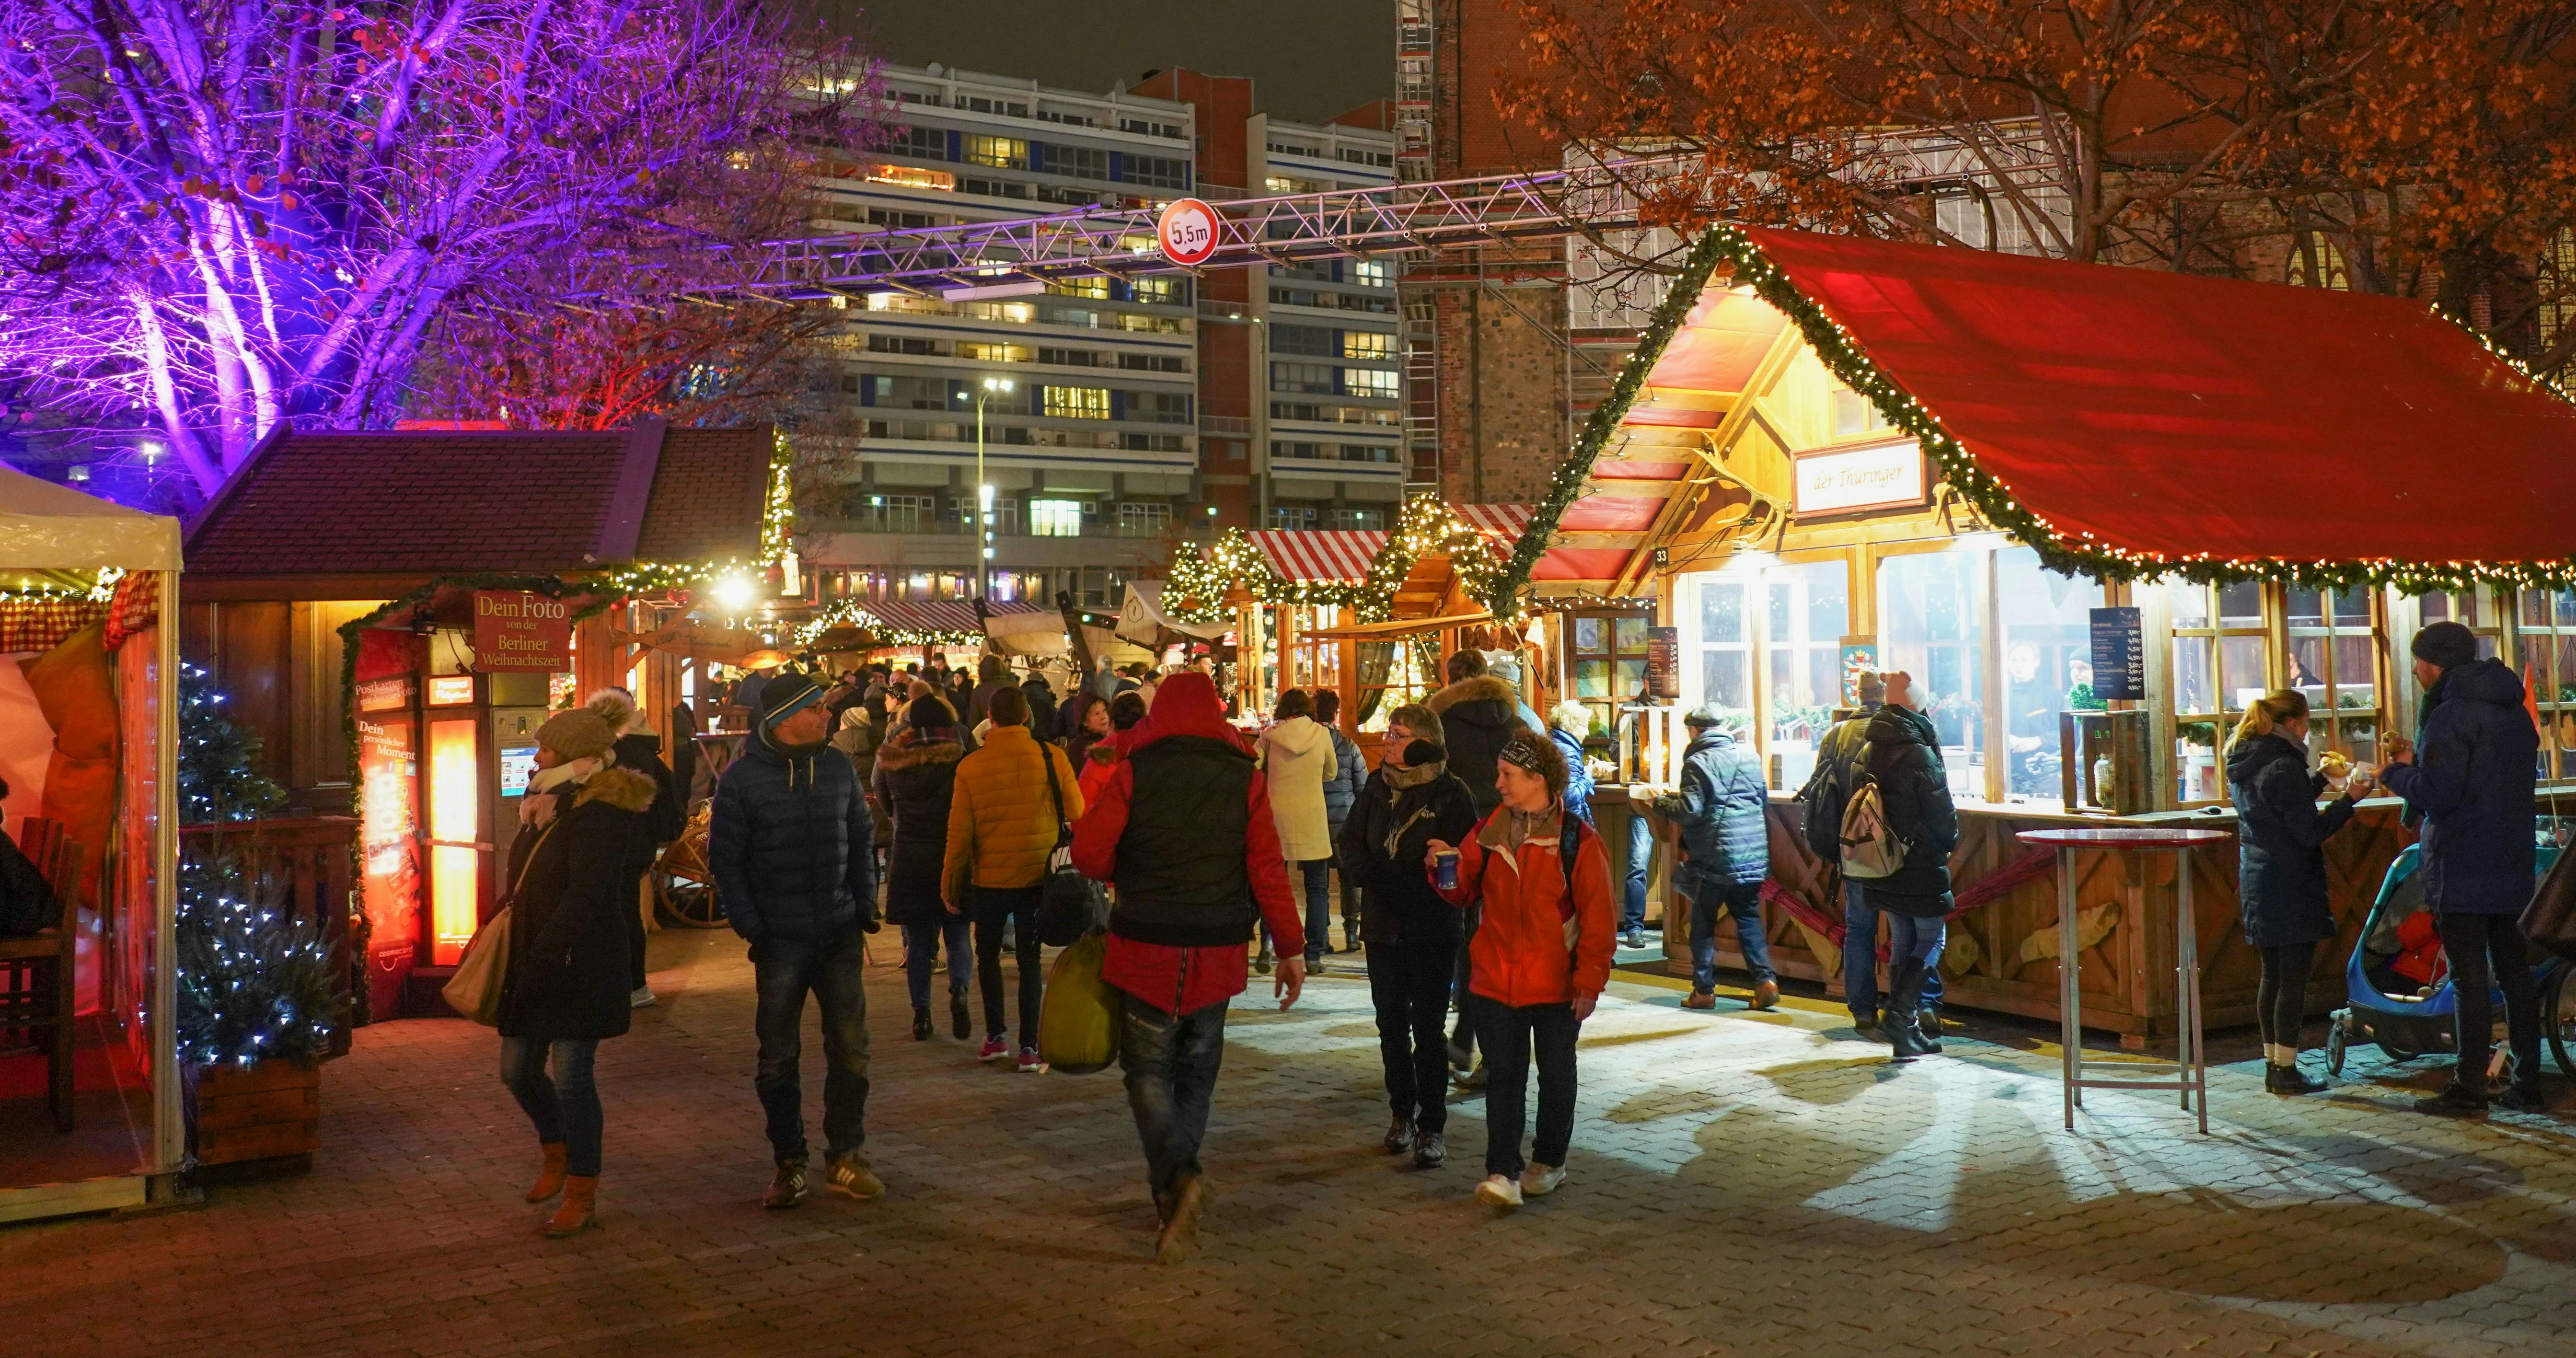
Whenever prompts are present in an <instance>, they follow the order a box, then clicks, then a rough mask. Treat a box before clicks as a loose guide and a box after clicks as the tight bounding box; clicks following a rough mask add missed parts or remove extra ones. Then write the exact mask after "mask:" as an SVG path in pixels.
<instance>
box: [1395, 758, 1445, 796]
mask: <svg viewBox="0 0 2576 1358" xmlns="http://www.w3.org/2000/svg"><path fill="white" fill-rule="evenodd" d="M1378 771H1379V772H1380V773H1383V774H1385V775H1386V785H1387V786H1388V787H1391V788H1394V789H1396V790H1397V791H1399V792H1400V791H1402V790H1404V789H1406V788H1409V787H1421V786H1423V785H1425V784H1427V783H1430V782H1431V781H1432V780H1434V779H1436V778H1438V777H1440V775H1442V774H1444V773H1447V772H1448V771H1449V765H1448V763H1447V762H1446V761H1434V762H1432V763H1429V764H1396V763H1386V764H1381V765H1379V766H1378Z"/></svg>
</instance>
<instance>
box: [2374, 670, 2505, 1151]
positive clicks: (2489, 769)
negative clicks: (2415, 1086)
mask: <svg viewBox="0 0 2576 1358" xmlns="http://www.w3.org/2000/svg"><path fill="white" fill-rule="evenodd" d="M2408 649H2409V650H2411V651H2412V652H2413V653H2414V657H2415V680H2416V682H2417V683H2420V684H2422V685H2423V686H2424V715H2423V719H2422V720H2421V722H2420V723H2419V724H2418V725H2417V727H2416V735H2417V738H2418V739H2419V740H2420V741H2421V742H2422V748H2421V749H2420V750H2419V749H2417V748H2416V747H2415V746H2413V745H2410V744H2409V743H2408V742H2406V741H2404V740H2397V739H2391V740H2390V741H2389V742H2388V768H2387V772H2386V773H2385V774H2384V775H2383V780H2384V781H2385V782H2386V783H2387V784H2388V790H2389V791H2391V792H2394V793H2396V794H2397V795H2398V796H2400V797H2403V798H2405V799H2406V817H2407V823H2408V824H2411V825H2415V826H2416V834H2417V837H2418V839H2419V840H2420V842H2421V843H2422V845H2423V861H2422V865H2421V867H2420V868H2419V871H2420V872H2421V873H2422V875H2423V882H2424V900H2425V903H2426V904H2428V905H2430V906H2432V907H2433V909H2434V911H2435V912H2436V915H2437V917H2438V918H2439V920H2440V923H2441V927H2442V951H2443V952H2444V953H2446V954H2447V955H2448V956H2449V957H2450V961H2451V988H2452V991H2453V993H2454V994H2455V995H2456V997H2457V1000H2456V1003H2457V1008H2456V1009H2455V1010H2454V1011H2453V1020H2452V1021H2453V1022H2454V1023H2455V1024H2456V1025H2457V1027H2458V1034H2459V1048H2458V1049H2459V1053H2460V1060H2459V1064H2458V1065H2457V1066H2456V1067H2454V1068H2453V1069H2452V1072H2451V1082H2450V1084H2448V1085H2446V1086H2444V1087H2443V1089H2442V1092H2441V1093H2439V1094H2436V1095H2434V1096H2432V1097H2431V1098H2427V1099H2418V1100H2417V1101H2416V1103H2415V1107H2416V1109H2417V1111H2419V1112H2425V1113H2441V1114H2446V1115H2449V1116H2452V1117H2477V1116H2480V1115H2482V1114H2484V1113H2485V1112H2486V1110H2487V1078H2486V1074H2487V1054H2488V1052H2489V1050H2490V1048H2491V1046H2492V1044H2493V1033H2494V1030H2495V1012H2494V1003H2493V996H2492V994H2491V993H2490V990H2491V988H2493V989H2501V990H2503V991H2504V1012H2505V1025H2506V1030H2507V1032H2508V1033H2509V1034H2510V1041H2511V1044H2512V1050H2513V1061H2514V1069H2513V1083H2512V1085H2511V1086H2510V1087H2509V1088H2507V1089H2506V1090H2505V1091H2504V1092H2503V1093H2502V1094H2499V1095H2497V1096H2496V1100H2495V1101H2496V1102H2498V1103H2501V1104H2503V1105H2504V1106H2505V1107H2507V1108H2512V1109H2516V1110H2520V1111H2526V1112H2528V1111H2533V1110H2536V1109H2538V1108H2539V1107H2540V1106H2541V1102H2540V1001H2539V998H2538V996H2537V994H2536V993H2535V992H2534V990H2533V988H2532V983H2531V961H2530V956H2529V949H2530V943H2529V941H2528V940H2526V939H2525V938H2524V937H2523V936H2522V925H2521V922H2520V917H2521V915H2522V910H2523V907H2524V906H2527V905H2529V904H2531V895H2532V890H2533V885H2534V883H2533V881H2532V875H2533V872H2534V861H2535V860H2534V855H2533V841H2532V817H2533V815H2534V814H2535V812H2536V811H2537V809H2538V807H2537V801H2538V798H2537V794H2536V786H2537V781H2538V770H2539V759H2540V732H2539V731H2538V730H2537V729H2535V728H2534V727H2533V726H2532V724H2531V714H2530V713H2529V712H2528V711H2526V710H2525V709H2524V707H2523V705H2522V678H2521V676H2519V675H2516V674H2515V673H2514V672H2513V669H2512V667H2510V666H2508V665H2506V664H2505V663H2504V662H2503V661H2500V660H2494V659H2487V660H2480V659H2479V658H2478V639H2477V634H2475V633H2473V632H2471V631H2470V630H2469V629H2468V628H2466V627H2463V626H2461V625H2460V624H2458V623H2456V622H2437V623H2434V624H2433V625H2432V626H2430V627H2427V628H2425V629H2424V630H2423V631H2420V632H2417V633H2416V634H2415V641H2414V644H2413V645H2412V646H2410V647H2409V648H2408ZM2419 821H2420V823H2418V822H2419ZM2490 963H2492V967H2490Z"/></svg>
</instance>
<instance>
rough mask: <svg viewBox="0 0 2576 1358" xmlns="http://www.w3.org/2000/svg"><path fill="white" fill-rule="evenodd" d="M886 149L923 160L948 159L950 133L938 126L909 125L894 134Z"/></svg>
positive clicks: (899, 154) (896, 153)
mask: <svg viewBox="0 0 2576 1358" xmlns="http://www.w3.org/2000/svg"><path fill="white" fill-rule="evenodd" d="M885 149H886V150H887V151H888V152H890V153H892V154H894V155H898V156H914V157H918V158H919V159H922V160H946V159H948V134H947V133H946V132H944V131H942V130H940V129H938V128H936V127H907V128H903V129H901V130H899V131H897V132H896V133H895V134H894V140H893V141H891V142H888V143H887V144H886V148H885Z"/></svg>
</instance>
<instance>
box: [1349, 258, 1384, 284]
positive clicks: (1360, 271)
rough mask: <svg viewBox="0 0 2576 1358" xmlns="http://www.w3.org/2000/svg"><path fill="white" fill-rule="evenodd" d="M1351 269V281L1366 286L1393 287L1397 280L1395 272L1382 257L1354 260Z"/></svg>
mask: <svg viewBox="0 0 2576 1358" xmlns="http://www.w3.org/2000/svg"><path fill="white" fill-rule="evenodd" d="M1350 269H1351V281H1352V282H1354V283H1357V284H1359V285H1360V286H1361V287H1364V288H1384V287H1391V286H1393V285H1394V282H1395V279H1394V275H1393V273H1392V272H1391V271H1390V270H1389V269H1388V268H1387V266H1386V261H1384V260H1382V259H1361V260H1354V261H1352V262H1351V266H1350Z"/></svg>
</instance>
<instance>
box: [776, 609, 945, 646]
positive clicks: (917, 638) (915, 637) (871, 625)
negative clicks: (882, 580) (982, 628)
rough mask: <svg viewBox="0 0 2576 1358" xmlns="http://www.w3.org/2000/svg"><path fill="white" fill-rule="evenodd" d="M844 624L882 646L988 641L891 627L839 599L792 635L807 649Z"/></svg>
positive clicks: (940, 630)
mask: <svg viewBox="0 0 2576 1358" xmlns="http://www.w3.org/2000/svg"><path fill="white" fill-rule="evenodd" d="M843 623H848V624H849V625H851V626H853V627H862V628H865V629H867V630H868V631H870V632H873V633H875V634H876V637H877V640H878V641H879V642H880V643H881V644H883V645H885V646H890V647H891V646H907V647H908V646H981V645H983V644H984V642H985V641H986V640H988V638H987V637H986V636H985V635H984V634H983V633H982V632H961V631H957V630H954V629H948V628H937V627H891V626H888V625H887V624H886V620H885V619H883V618H880V617H878V616H877V615H876V614H875V613H874V612H872V611H870V610H869V608H868V606H867V605H866V604H864V603H861V602H859V601H858V600H856V599H843V600H841V601H840V602H839V603H836V604H833V605H832V606H831V607H829V608H826V609H824V610H823V611H822V612H821V613H820V614H818V615H816V616H815V618H814V619H813V620H812V621H811V622H808V623H806V624H805V626H804V627H803V628H802V629H801V630H799V631H798V632H797V634H796V644H797V645H798V646H799V647H805V646H811V645H813V644H814V643H815V641H816V640H817V639H819V638H820V637H821V636H822V635H823V634H824V633H825V632H828V631H831V630H832V629H833V628H835V627H838V626H840V625H842V624H843Z"/></svg>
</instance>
